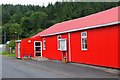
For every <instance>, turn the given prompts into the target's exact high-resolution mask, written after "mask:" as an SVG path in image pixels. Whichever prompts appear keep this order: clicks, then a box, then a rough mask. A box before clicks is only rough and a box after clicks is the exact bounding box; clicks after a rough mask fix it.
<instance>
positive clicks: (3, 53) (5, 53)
mask: <svg viewBox="0 0 120 80" xmlns="http://www.w3.org/2000/svg"><path fill="white" fill-rule="evenodd" d="M1 54H2V55H5V56H8V57H15V56H16V54H15V53H11V54H10V53H9V52H8V51H3V52H2V53H1Z"/></svg>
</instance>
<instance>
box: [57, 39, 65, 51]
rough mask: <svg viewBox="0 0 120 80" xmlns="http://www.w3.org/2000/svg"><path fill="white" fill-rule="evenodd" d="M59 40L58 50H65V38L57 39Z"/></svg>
mask: <svg viewBox="0 0 120 80" xmlns="http://www.w3.org/2000/svg"><path fill="white" fill-rule="evenodd" d="M59 41H60V50H61V51H67V42H66V39H59Z"/></svg>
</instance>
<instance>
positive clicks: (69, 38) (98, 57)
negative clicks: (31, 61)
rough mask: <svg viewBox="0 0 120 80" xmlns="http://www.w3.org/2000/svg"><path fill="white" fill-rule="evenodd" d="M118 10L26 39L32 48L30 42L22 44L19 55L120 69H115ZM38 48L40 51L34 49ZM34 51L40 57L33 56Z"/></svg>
mask: <svg viewBox="0 0 120 80" xmlns="http://www.w3.org/2000/svg"><path fill="white" fill-rule="evenodd" d="M119 8H120V7H116V8H112V9H109V10H106V11H102V12H99V13H96V14H92V15H89V16H86V17H82V18H78V19H73V20H69V21H65V22H61V23H58V24H55V25H53V26H51V27H50V28H48V29H46V30H44V31H42V32H40V33H38V34H37V35H35V36H33V37H31V38H29V39H30V40H31V43H30V44H31V45H30V44H29V43H28V42H29V39H25V40H22V41H23V43H22V41H21V49H20V50H21V55H22V54H23V52H26V54H27V53H28V54H31V55H32V57H35V56H42V57H46V58H48V59H53V60H63V59H66V61H67V62H77V63H84V64H91V65H98V66H105V67H111V68H120V66H119V65H118V54H119V53H120V52H119V49H118V48H119V47H120V43H119V42H120V36H118V35H119V34H120V27H119V26H120V24H119V23H120V16H118V12H119V10H118V9H119ZM36 41H39V42H38V43H37V42H36ZM35 42H36V45H35ZM18 43H19V42H18ZM22 44H23V46H24V49H26V51H23V52H22V50H24V49H23V48H22ZM17 45H18V44H17ZM37 45H38V46H37ZM25 46H26V48H25ZM39 46H40V48H39V49H36V48H37V47H39ZM16 49H18V48H16ZM29 50H30V51H29ZM36 51H38V53H39V55H36V53H37V52H36ZM39 51H40V52H39ZM17 53H18V52H17ZM24 54H25V53H24ZM21 57H22V56H21Z"/></svg>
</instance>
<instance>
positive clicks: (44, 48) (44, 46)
mask: <svg viewBox="0 0 120 80" xmlns="http://www.w3.org/2000/svg"><path fill="white" fill-rule="evenodd" d="M43 50H46V39H45V38H43Z"/></svg>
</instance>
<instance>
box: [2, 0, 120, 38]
mask: <svg viewBox="0 0 120 80" xmlns="http://www.w3.org/2000/svg"><path fill="white" fill-rule="evenodd" d="M63 1H66V0H63ZM70 1H72V2H56V3H55V4H54V5H53V4H48V6H46V7H45V6H34V5H11V4H6V5H2V24H3V34H4V33H6V37H7V40H13V39H18V38H27V37H31V36H33V35H35V34H36V33H38V32H40V31H42V30H44V29H46V28H49V27H50V26H52V25H54V24H56V23H59V22H63V21H66V20H71V19H75V18H80V17H84V16H87V15H90V14H93V13H97V12H100V11H103V10H106V9H110V8H113V7H116V6H119V5H120V4H119V3H118V2H73V0H70ZM15 32H16V33H15Z"/></svg>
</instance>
